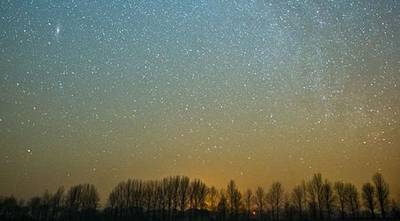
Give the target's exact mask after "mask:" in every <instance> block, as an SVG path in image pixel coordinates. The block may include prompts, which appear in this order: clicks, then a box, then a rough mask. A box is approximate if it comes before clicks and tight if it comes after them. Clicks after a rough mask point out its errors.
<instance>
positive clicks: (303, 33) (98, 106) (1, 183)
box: [0, 1, 400, 196]
mask: <svg viewBox="0 0 400 221" xmlns="http://www.w3.org/2000/svg"><path fill="white" fill-rule="evenodd" d="M399 34H400V2H399V1H359V2H357V1H288V2H284V1H269V2H268V1H243V2H241V1H193V2H189V1H185V2H182V1H48V2H47V1H1V3H0V94H1V97H0V137H1V138H0V177H1V178H0V194H10V193H14V194H16V195H17V196H31V195H32V194H34V193H39V192H41V191H42V190H44V189H49V190H54V189H55V188H56V187H57V186H59V185H65V186H69V185H72V184H76V183H83V182H90V183H94V184H96V185H97V186H98V188H99V190H100V191H101V193H102V194H105V193H108V192H109V191H110V190H111V188H112V187H113V186H114V185H115V184H116V183H118V182H119V181H122V180H125V179H127V178H130V177H137V178H141V179H152V178H160V177H163V176H168V175H177V174H182V175H187V176H190V177H197V178H201V179H203V180H205V181H206V182H207V183H209V184H212V185H216V186H223V185H225V184H226V183H227V182H228V180H229V179H235V180H236V181H237V182H238V184H239V185H240V186H241V187H243V188H244V187H255V186H256V185H265V186H266V185H269V184H270V183H272V182H273V181H276V180H279V181H281V182H283V184H285V185H286V186H292V185H293V184H296V183H298V182H300V181H301V180H302V179H306V178H307V177H309V176H310V175H312V174H313V173H315V172H321V173H322V174H323V175H324V176H325V177H327V178H329V179H332V180H345V181H352V182H354V183H355V184H357V185H360V184H361V183H363V182H366V181H368V180H370V177H371V176H372V174H373V173H375V172H377V171H379V172H381V173H383V175H384V176H385V178H386V179H387V181H388V182H389V184H390V185H391V188H392V190H393V192H394V193H395V194H397V195H398V194H399V193H400V186H399V185H400V183H399V177H398V175H399V174H398V171H400V149H399V148H400V129H399V128H400V122H399V120H400V117H399V114H400V85H399V84H400V36H399Z"/></svg>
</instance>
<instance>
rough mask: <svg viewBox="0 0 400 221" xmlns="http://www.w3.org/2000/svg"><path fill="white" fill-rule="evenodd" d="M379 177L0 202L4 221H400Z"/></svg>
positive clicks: (123, 186) (122, 187) (176, 181)
mask: <svg viewBox="0 0 400 221" xmlns="http://www.w3.org/2000/svg"><path fill="white" fill-rule="evenodd" d="M389 193H390V192H389V185H388V184H387V182H386V181H385V180H384V178H383V176H382V175H381V174H380V173H376V174H374V175H373V177H372V180H371V182H367V183H365V184H364V185H362V188H361V189H360V190H358V189H357V187H356V186H355V185H354V184H352V183H345V182H342V181H338V182H334V183H332V182H331V181H329V180H327V179H323V178H322V175H321V174H319V173H318V174H314V175H313V176H312V178H311V179H310V180H307V181H302V182H301V183H300V184H298V185H296V186H295V187H294V188H293V189H291V190H285V188H284V187H283V185H282V184H281V183H280V182H274V183H272V185H271V186H270V187H268V188H264V187H261V186H260V187H257V188H256V189H255V191H254V192H253V190H251V189H247V190H246V191H244V192H241V191H240V190H239V188H238V186H237V185H236V183H235V181H233V180H231V181H230V182H229V183H228V185H227V186H226V188H223V189H219V190H218V189H217V188H215V187H213V186H211V187H209V186H207V185H206V184H205V183H204V182H203V181H201V180H199V179H192V180H191V179H190V178H189V177H186V176H171V177H167V178H164V179H161V180H148V181H144V180H140V179H129V180H127V181H123V182H120V183H119V184H117V185H116V186H115V187H114V188H113V189H112V191H111V192H110V194H109V196H108V198H107V203H106V205H105V207H104V208H99V200H100V198H99V194H98V191H97V189H96V187H95V186H94V185H92V184H79V185H75V186H72V187H70V188H69V189H68V190H67V191H66V190H65V189H64V187H60V188H58V190H57V191H55V192H54V193H49V192H48V191H45V192H44V193H43V194H42V195H41V196H35V197H32V198H31V199H29V200H28V201H26V202H25V201H24V200H17V199H16V198H15V197H13V196H8V197H0V220H44V221H50V220H82V221H83V220H85V221H87V220H140V221H146V220H149V221H151V220H165V221H170V220H220V221H225V220H226V221H228V220H229V221H241V220H243V221H247V220H260V221H264V220H273V221H277V220H346V219H347V220H358V219H372V220H374V219H384V220H387V219H400V209H399V204H398V202H396V201H395V200H394V199H391V198H390V195H389Z"/></svg>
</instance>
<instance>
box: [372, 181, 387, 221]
mask: <svg viewBox="0 0 400 221" xmlns="http://www.w3.org/2000/svg"><path fill="white" fill-rule="evenodd" d="M372 181H373V182H374V185H375V190H376V199H377V201H378V204H379V209H380V212H381V215H382V218H384V219H385V218H386V207H387V206H388V204H389V185H388V184H387V183H386V182H385V180H384V179H383V176H382V174H380V173H376V174H375V175H374V176H373V177H372Z"/></svg>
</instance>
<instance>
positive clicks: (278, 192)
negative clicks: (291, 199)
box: [267, 182, 284, 220]
mask: <svg viewBox="0 0 400 221" xmlns="http://www.w3.org/2000/svg"><path fill="white" fill-rule="evenodd" d="M283 193H284V190H283V187H282V184H281V183H279V182H274V183H273V184H272V185H271V188H270V189H269V191H268V193H267V202H268V204H269V205H270V207H271V211H272V217H273V218H274V219H276V220H279V218H280V216H279V215H280V210H281V208H282V203H283Z"/></svg>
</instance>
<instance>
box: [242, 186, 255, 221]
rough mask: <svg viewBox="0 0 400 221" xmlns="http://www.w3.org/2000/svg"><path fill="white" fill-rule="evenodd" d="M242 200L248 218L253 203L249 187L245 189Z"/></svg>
mask: <svg viewBox="0 0 400 221" xmlns="http://www.w3.org/2000/svg"><path fill="white" fill-rule="evenodd" d="M243 200H244V206H245V209H246V216H247V218H249V217H250V213H251V207H252V204H253V191H251V189H247V190H246V192H245V194H244V197H243Z"/></svg>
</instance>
